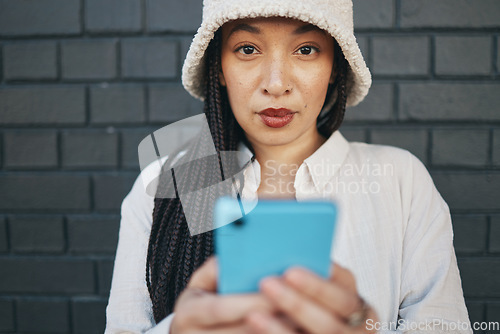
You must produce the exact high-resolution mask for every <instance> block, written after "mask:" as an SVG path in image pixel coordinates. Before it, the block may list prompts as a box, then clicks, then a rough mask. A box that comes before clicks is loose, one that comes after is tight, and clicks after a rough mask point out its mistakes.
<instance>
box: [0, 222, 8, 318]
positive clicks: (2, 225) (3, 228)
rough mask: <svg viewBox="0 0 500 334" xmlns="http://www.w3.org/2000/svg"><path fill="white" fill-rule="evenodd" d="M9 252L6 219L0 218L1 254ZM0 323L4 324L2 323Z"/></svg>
mask: <svg viewBox="0 0 500 334" xmlns="http://www.w3.org/2000/svg"><path fill="white" fill-rule="evenodd" d="M8 250H9V242H8V240H7V222H6V221H5V218H4V217H0V253H6V252H7V251H8ZM0 323H2V322H1V321H0Z"/></svg>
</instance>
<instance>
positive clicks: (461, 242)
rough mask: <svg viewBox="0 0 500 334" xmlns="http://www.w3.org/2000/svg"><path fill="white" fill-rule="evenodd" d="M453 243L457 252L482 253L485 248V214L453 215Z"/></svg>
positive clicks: (486, 223) (486, 226)
mask: <svg viewBox="0 0 500 334" xmlns="http://www.w3.org/2000/svg"><path fill="white" fill-rule="evenodd" d="M453 233H454V240H453V244H454V246H455V250H456V252H457V253H482V252H484V251H485V249H486V239H487V233H488V222H487V221H486V217H485V216H470V215H454V216H453Z"/></svg>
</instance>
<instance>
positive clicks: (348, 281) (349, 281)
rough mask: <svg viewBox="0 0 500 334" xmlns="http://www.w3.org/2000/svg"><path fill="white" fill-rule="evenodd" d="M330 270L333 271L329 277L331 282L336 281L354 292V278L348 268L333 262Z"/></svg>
mask: <svg viewBox="0 0 500 334" xmlns="http://www.w3.org/2000/svg"><path fill="white" fill-rule="evenodd" d="M330 272H333V275H331V277H330V280H331V281H332V282H336V283H338V284H339V285H341V286H343V287H345V288H346V289H348V290H349V291H352V292H354V293H356V291H357V289H356V279H355V278H354V275H353V274H352V273H351V272H350V271H349V270H348V269H345V268H344V267H341V266H339V265H338V264H336V263H333V264H332V267H331V270H330Z"/></svg>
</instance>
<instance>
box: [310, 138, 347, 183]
mask: <svg viewBox="0 0 500 334" xmlns="http://www.w3.org/2000/svg"><path fill="white" fill-rule="evenodd" d="M348 153H349V142H348V141H347V140H346V139H345V138H344V136H342V134H341V133H340V132H339V131H335V132H334V133H333V134H332V135H331V136H330V137H329V138H328V139H327V140H326V141H325V142H324V143H323V145H321V146H320V147H319V148H318V149H317V150H316V152H314V153H313V154H312V155H311V156H309V157H308V158H307V159H305V160H304V163H305V164H306V165H307V169H308V171H309V173H310V176H311V178H312V180H313V182H314V186H315V187H316V189H323V187H324V186H325V184H326V183H328V182H329V181H330V180H331V178H332V177H333V176H335V175H336V174H337V172H338V170H339V168H340V167H341V165H342V164H343V163H344V160H345V158H346V157H347V154H348Z"/></svg>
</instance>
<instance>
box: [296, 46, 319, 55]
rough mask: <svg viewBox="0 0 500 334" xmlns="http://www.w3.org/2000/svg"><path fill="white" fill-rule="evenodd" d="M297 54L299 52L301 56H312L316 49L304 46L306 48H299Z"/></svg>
mask: <svg viewBox="0 0 500 334" xmlns="http://www.w3.org/2000/svg"><path fill="white" fill-rule="evenodd" d="M297 52H299V54H301V55H310V54H314V53H316V52H318V48H315V47H314V46H310V45H306V46H302V47H300V48H299V50H298V51H297Z"/></svg>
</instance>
